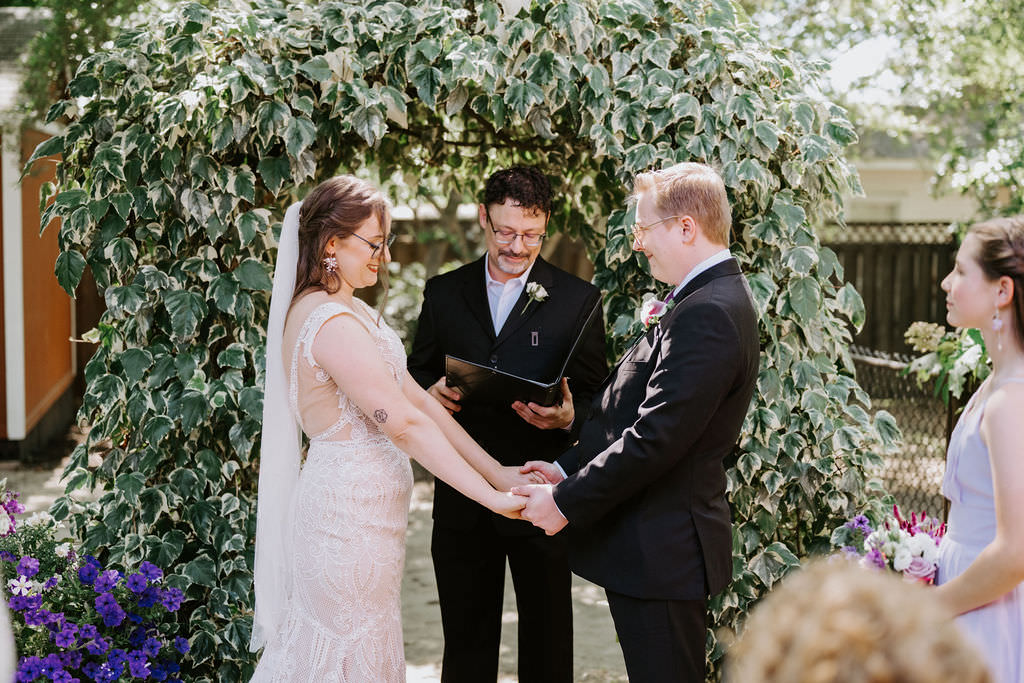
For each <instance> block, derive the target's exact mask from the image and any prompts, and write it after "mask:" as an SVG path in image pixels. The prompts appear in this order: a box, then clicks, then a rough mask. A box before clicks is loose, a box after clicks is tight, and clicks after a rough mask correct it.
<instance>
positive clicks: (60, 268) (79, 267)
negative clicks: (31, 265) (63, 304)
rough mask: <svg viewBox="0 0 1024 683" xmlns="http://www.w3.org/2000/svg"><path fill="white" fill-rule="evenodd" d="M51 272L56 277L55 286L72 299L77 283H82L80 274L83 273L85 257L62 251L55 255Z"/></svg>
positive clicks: (73, 252)
mask: <svg viewBox="0 0 1024 683" xmlns="http://www.w3.org/2000/svg"><path fill="white" fill-rule="evenodd" d="M53 270H54V273H55V274H56V275H57V284H59V285H60V286H61V289H63V290H64V291H65V292H67V293H68V296H71V297H74V296H75V290H76V289H77V288H78V283H79V282H81V281H82V273H84V272H85V257H84V256H82V255H81V254H79V253H78V252H77V251H62V252H61V253H60V254H58V255H57V263H56V265H55V266H54V269H53Z"/></svg>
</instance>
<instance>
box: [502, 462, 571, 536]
mask: <svg viewBox="0 0 1024 683" xmlns="http://www.w3.org/2000/svg"><path fill="white" fill-rule="evenodd" d="M502 469H503V471H504V473H505V475H506V477H507V478H506V479H505V481H508V480H509V479H515V480H516V482H517V483H515V485H513V486H510V487H509V490H510V492H511V493H512V494H513V495H515V496H520V497H523V498H526V502H525V504H524V505H523V507H522V508H521V509H520V510H518V512H516V513H513V514H510V515H507V516H509V517H513V518H517V517H518V519H525V520H526V521H528V522H532V523H533V525H534V526H536V527H539V528H541V529H543V530H544V533H546V534H547V535H548V536H554V535H555V534H557V533H558V532H559V531H561V530H562V529H564V528H565V526H566V524H568V523H569V521H568V520H567V519H566V518H565V517H564V516H563V515H562V513H561V512H559V510H558V506H557V505H555V499H554V496H553V495H552V488H553V487H554V485H555V484H557V483H558V482H560V481H562V480H563V479H564V478H565V477H563V476H562V472H561V471H560V470H559V469H558V467H556V466H555V465H553V464H552V463H550V462H545V461H543V460H531V461H530V462H528V463H526V464H525V465H523V466H521V467H519V468H518V469H517V468H515V467H505V468H502ZM500 488H503V487H500Z"/></svg>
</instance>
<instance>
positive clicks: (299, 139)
mask: <svg viewBox="0 0 1024 683" xmlns="http://www.w3.org/2000/svg"><path fill="white" fill-rule="evenodd" d="M314 140H316V126H315V125H313V122H312V121H310V120H309V119H308V118H306V117H305V116H296V117H294V118H292V119H291V120H290V121H288V124H287V126H285V129H284V145H285V149H287V150H288V153H289V154H291V155H292V156H293V157H297V156H299V155H300V154H301V153H302V151H303V150H305V149H306V148H307V147H309V146H310V145H311V144H313V141H314Z"/></svg>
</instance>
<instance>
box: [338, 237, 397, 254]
mask: <svg viewBox="0 0 1024 683" xmlns="http://www.w3.org/2000/svg"><path fill="white" fill-rule="evenodd" d="M349 234H350V235H352V236H353V237H359V239H361V240H362V241H364V242H366V243H367V244H369V245H370V246H371V247H373V253H371V254H370V258H376V256H377V251H378V250H379V249H380V248H381V247H385V246H386V247H387V248H388V249H390V248H391V245H392V244H394V243H395V238H396V237H398V235H396V234H395V233H391V234H390V235H388V236H387V237H386V238H384V241H383V242H381V243H380V244H374V243H373V242H371V241H370V240H368V239H366V238H365V237H360V236H359V235H357V234H356V233H354V232H350V233H349Z"/></svg>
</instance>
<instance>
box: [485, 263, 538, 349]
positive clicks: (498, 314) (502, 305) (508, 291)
mask: <svg viewBox="0 0 1024 683" xmlns="http://www.w3.org/2000/svg"><path fill="white" fill-rule="evenodd" d="M533 263H536V261H534V262H533ZM533 263H531V264H530V267H529V268H527V269H526V270H525V271H524V272H523V274H522V275H520V276H519V277H514V278H512V279H511V280H509V281H508V282H498V281H497V280H495V279H494V278H493V277H491V267H490V266H491V256H490V254H486V255H485V256H484V283H485V284H486V285H487V303H488V304H489V306H490V309H491V322H492V323H493V324H494V334H495V335H497V334H498V333H500V332H501V328H502V326H504V325H505V321H506V320H508V314H509V313H511V312H512V307H513V306H515V304H516V301H518V300H519V295H520V294H522V293H523V287H525V286H526V281H527V280H529V279H530V271H531V270H533Z"/></svg>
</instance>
